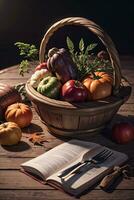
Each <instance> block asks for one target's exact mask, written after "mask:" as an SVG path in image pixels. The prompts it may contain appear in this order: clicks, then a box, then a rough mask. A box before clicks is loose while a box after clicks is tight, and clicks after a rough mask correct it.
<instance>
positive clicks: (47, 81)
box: [30, 37, 113, 102]
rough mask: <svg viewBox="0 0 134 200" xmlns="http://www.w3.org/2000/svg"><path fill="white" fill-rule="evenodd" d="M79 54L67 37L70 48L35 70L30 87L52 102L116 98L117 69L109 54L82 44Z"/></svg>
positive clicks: (55, 52) (50, 55)
mask: <svg viewBox="0 0 134 200" xmlns="http://www.w3.org/2000/svg"><path fill="white" fill-rule="evenodd" d="M78 46H79V50H78V51H76V50H75V47H74V44H73V42H72V40H71V39H70V38H69V37H67V47H68V50H67V49H65V48H61V49H58V48H56V47H54V48H52V49H50V50H49V51H48V55H47V56H46V57H47V58H46V60H45V62H44V63H41V64H39V65H38V66H36V68H35V72H34V74H33V75H32V76H31V78H30V85H31V86H32V87H33V88H34V89H35V90H36V91H37V92H39V93H41V94H42V95H44V96H47V97H49V98H52V99H58V100H64V101H68V102H84V101H91V100H92V101H93V100H98V99H103V98H106V97H108V96H110V95H111V94H112V85H113V78H112V74H113V69H112V66H111V62H110V60H109V56H108V53H107V52H105V51H100V52H99V53H98V54H97V55H95V54H94V53H93V52H92V51H93V50H94V48H95V47H96V46H97V44H90V45H88V46H87V47H85V44H84V40H83V39H81V40H80V41H79V45H78Z"/></svg>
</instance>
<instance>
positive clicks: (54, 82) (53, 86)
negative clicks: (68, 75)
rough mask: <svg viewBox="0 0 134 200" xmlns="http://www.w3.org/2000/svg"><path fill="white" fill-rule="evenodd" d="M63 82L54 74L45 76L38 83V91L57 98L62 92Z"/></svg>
mask: <svg viewBox="0 0 134 200" xmlns="http://www.w3.org/2000/svg"><path fill="white" fill-rule="evenodd" d="M60 88H61V83H60V82H59V80H58V79H57V78H56V77H54V76H48V77H46V78H44V79H43V80H42V81H41V82H40V83H39V85H38V88H37V91H38V92H39V93H41V94H42V95H44V96H47V97H49V98H52V99H57V98H58V97H59V94H60Z"/></svg>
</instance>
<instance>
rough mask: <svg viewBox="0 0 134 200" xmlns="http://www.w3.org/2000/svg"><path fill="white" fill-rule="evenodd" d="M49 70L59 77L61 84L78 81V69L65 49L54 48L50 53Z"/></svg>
mask: <svg viewBox="0 0 134 200" xmlns="http://www.w3.org/2000/svg"><path fill="white" fill-rule="evenodd" d="M48 57H49V59H48V61H47V66H48V69H49V70H50V71H51V72H52V73H53V74H54V75H56V76H57V78H58V79H59V80H60V81H61V83H65V82H67V81H68V80H70V79H77V74H78V73H77V67H76V65H75V63H74V62H73V60H72V58H71V56H70V54H69V53H68V51H66V50H65V49H64V48H62V49H57V48H52V49H50V50H49V52H48Z"/></svg>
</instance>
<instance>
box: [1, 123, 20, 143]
mask: <svg viewBox="0 0 134 200" xmlns="http://www.w3.org/2000/svg"><path fill="white" fill-rule="evenodd" d="M21 137H22V132H21V129H20V127H19V126H18V125H17V124H16V123H14V122H5V123H3V124H1V125H0V144H1V145H14V144H17V143H18V142H19V141H20V139H21Z"/></svg>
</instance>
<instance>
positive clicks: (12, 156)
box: [0, 57, 134, 200]
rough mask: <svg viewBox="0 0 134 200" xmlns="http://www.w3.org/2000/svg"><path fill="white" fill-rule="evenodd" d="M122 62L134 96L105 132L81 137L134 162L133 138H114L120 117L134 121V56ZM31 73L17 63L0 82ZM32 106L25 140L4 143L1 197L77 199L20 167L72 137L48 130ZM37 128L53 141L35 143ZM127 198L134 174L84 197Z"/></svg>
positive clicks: (133, 189) (2, 199) (0, 153)
mask: <svg viewBox="0 0 134 200" xmlns="http://www.w3.org/2000/svg"><path fill="white" fill-rule="evenodd" d="M34 66H35V65H34ZM121 66H122V73H123V75H125V77H127V79H128V80H129V81H130V83H131V84H132V88H133V90H132V94H131V97H130V98H129V100H128V101H127V102H126V103H125V104H124V105H123V106H121V108H120V109H119V111H118V113H117V114H116V115H115V117H114V118H113V120H112V121H111V123H110V124H109V126H108V128H106V129H105V130H104V131H103V132H102V133H100V134H98V135H94V136H90V137H89V135H88V134H87V135H86V136H83V137H80V139H83V140H86V141H92V142H96V143H100V144H102V145H106V146H107V147H109V148H112V149H115V150H117V151H121V152H124V153H126V154H127V155H128V156H129V161H128V163H129V164H130V165H132V166H134V148H133V147H134V142H130V143H128V144H125V145H118V144H116V143H115V142H113V141H112V140H111V138H110V135H111V128H112V126H113V124H114V123H116V122H117V121H128V122H132V123H134V79H133V77H134V75H133V74H134V58H133V57H126V58H124V57H121ZM31 73H32V72H31ZM31 73H30V74H31ZM30 74H27V75H26V76H25V78H21V77H20V76H19V75H18V66H13V67H11V68H7V69H5V70H2V71H0V82H3V83H7V82H9V77H11V79H10V80H11V81H10V84H11V85H14V84H17V83H19V82H26V81H27V80H28V78H29V77H30ZM32 110H33V113H34V118H33V121H32V124H31V125H30V126H29V127H27V128H25V129H23V137H22V141H21V142H20V143H19V144H18V145H15V146H12V147H6V146H0V200H10V199H13V200H26V199H28V200H39V199H40V200H44V199H48V200H52V199H55V200H63V199H65V200H66V199H68V200H72V199H75V198H74V197H71V196H69V195H67V194H65V193H62V192H60V191H58V190H56V189H53V188H52V187H50V186H48V185H42V184H40V183H38V182H37V181H35V180H33V179H32V178H31V177H28V176H26V175H25V174H23V173H21V172H20V171H19V169H20V164H21V163H23V162H25V161H27V160H29V159H31V158H34V157H36V156H38V155H40V154H42V153H44V152H46V151H48V150H49V149H51V148H53V147H55V146H57V145H58V144H61V143H62V142H64V141H66V140H68V139H65V138H63V137H60V136H56V135H54V134H50V133H48V131H47V129H46V127H45V126H44V124H43V123H42V122H41V121H40V119H39V117H38V116H37V113H36V112H35V110H34V108H33V107H32ZM57 118H58V115H57ZM58 119H59V118H58ZM87 120H88V119H87ZM80 123H81V124H83V123H84V122H83V121H82V120H81V122H80ZM59 125H60V124H59ZM34 132H40V133H42V134H45V136H46V138H49V139H50V141H49V142H46V143H45V145H44V146H43V147H41V146H36V145H33V144H32V143H31V142H29V140H28V136H30V135H31V134H32V133H34ZM124 198H125V200H133V199H134V177H132V178H131V179H130V180H123V181H122V182H120V183H119V184H118V185H117V187H116V189H115V190H114V191H113V192H112V193H107V192H104V191H102V190H100V188H99V186H96V187H95V188H93V189H90V190H87V191H86V192H85V194H84V195H82V196H81V198H80V199H83V200H87V199H89V200H107V199H109V200H110V199H111V200H122V199H124Z"/></svg>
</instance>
